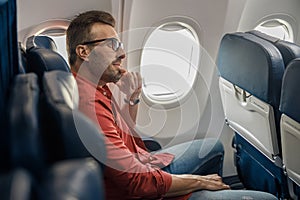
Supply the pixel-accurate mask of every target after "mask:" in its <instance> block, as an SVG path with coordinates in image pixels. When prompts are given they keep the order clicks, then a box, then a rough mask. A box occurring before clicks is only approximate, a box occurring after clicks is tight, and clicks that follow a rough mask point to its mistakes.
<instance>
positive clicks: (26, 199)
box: [0, 168, 34, 200]
mask: <svg viewBox="0 0 300 200" xmlns="http://www.w3.org/2000/svg"><path fill="white" fill-rule="evenodd" d="M0 197H1V199H2V200H10V199H13V200H31V199H34V192H33V180H32V176H31V175H30V173H28V171H26V170H24V169H21V168H19V169H15V170H11V171H9V172H6V173H3V174H2V173H1V174H0Z"/></svg>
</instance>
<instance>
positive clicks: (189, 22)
mask: <svg viewBox="0 0 300 200" xmlns="http://www.w3.org/2000/svg"><path fill="white" fill-rule="evenodd" d="M169 24H179V25H182V26H184V27H186V28H188V30H189V31H190V32H191V34H192V35H193V37H194V39H195V41H196V42H197V44H198V45H199V57H198V62H197V65H196V66H197V69H195V70H196V72H195V76H194V81H193V83H192V84H191V86H190V89H189V91H187V92H184V93H183V94H182V95H180V96H177V97H174V98H173V99H167V100H164V99H159V98H155V97H154V98H153V95H151V94H147V93H145V91H144V89H143V90H142V98H143V100H144V102H145V103H146V104H147V105H149V106H153V105H155V104H159V105H161V106H163V107H164V108H166V109H168V108H169V109H171V108H174V107H177V106H179V105H180V104H182V103H184V102H185V101H186V100H187V99H188V98H189V97H190V96H191V95H192V94H193V93H195V92H194V91H193V90H194V89H193V88H194V87H195V84H196V82H197V80H198V77H199V69H200V64H201V55H202V51H203V48H202V46H201V41H202V37H201V36H202V34H201V33H202V29H201V27H200V25H199V24H198V23H197V22H196V21H195V20H194V19H192V18H189V17H186V16H171V17H167V18H164V19H163V20H161V21H159V22H157V23H155V24H154V25H153V26H152V27H151V28H150V29H149V31H148V32H147V34H146V36H145V37H144V40H143V44H142V51H141V57H140V61H139V63H140V66H142V60H143V58H142V54H143V50H144V48H145V45H146V43H147V41H148V39H149V37H150V36H151V34H152V33H153V32H154V31H155V30H157V29H159V28H161V27H163V26H165V25H169ZM146 48H147V47H146Z"/></svg>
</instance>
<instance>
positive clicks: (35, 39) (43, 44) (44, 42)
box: [26, 35, 57, 52]
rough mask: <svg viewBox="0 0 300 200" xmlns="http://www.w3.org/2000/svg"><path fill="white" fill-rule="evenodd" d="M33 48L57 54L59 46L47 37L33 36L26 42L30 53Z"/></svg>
mask: <svg viewBox="0 0 300 200" xmlns="http://www.w3.org/2000/svg"><path fill="white" fill-rule="evenodd" d="M32 48H43V49H50V50H53V51H56V52H57V46H56V44H55V42H54V40H53V39H52V38H50V37H48V36H45V35H37V36H36V35H33V36H30V37H29V38H27V40H26V49H27V50H28V51H30V49H32Z"/></svg>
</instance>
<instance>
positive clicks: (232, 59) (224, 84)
mask: <svg viewBox="0 0 300 200" xmlns="http://www.w3.org/2000/svg"><path fill="white" fill-rule="evenodd" d="M217 66H218V69H219V75H220V77H219V86H220V92H221V98H222V104H223V108H224V113H225V121H226V123H227V124H228V125H229V127H231V128H232V129H233V130H234V131H235V132H236V135H235V138H234V143H233V144H234V147H235V149H236V155H235V158H236V167H237V171H238V175H239V177H240V179H241V181H242V183H243V185H244V186H245V187H246V188H247V189H254V190H262V191H266V192H270V193H272V194H274V195H276V196H277V197H278V198H286V197H287V193H288V192H287V183H286V176H285V175H284V171H283V165H282V157H281V156H282V155H281V145H280V132H279V127H280V126H279V124H280V116H281V112H280V111H279V104H280V95H281V84H282V77H283V74H284V70H285V65H284V62H283V59H282V55H281V53H280V51H279V50H278V48H277V47H276V46H275V45H274V44H272V43H271V42H269V41H266V40H264V39H262V38H260V37H257V36H255V35H253V34H251V33H231V34H226V35H225V36H224V37H223V38H222V41H221V44H220V48H219V54H218V58H217Z"/></svg>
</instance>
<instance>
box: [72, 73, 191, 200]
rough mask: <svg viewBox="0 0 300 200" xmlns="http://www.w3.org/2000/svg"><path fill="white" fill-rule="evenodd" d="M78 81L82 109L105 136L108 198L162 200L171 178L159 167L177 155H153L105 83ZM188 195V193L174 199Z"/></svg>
mask: <svg viewBox="0 0 300 200" xmlns="http://www.w3.org/2000/svg"><path fill="white" fill-rule="evenodd" d="M74 76H76V74H74ZM76 81H77V84H78V90H79V110H80V111H82V112H83V113H84V114H86V115H87V116H88V117H89V118H91V119H92V120H93V121H95V122H96V123H97V124H99V125H100V127H101V130H102V133H103V134H104V135H105V145H106V149H107V161H106V163H105V165H106V167H105V172H104V180H105V189H106V199H116V200H121V199H163V195H165V194H166V193H167V191H168V190H169V188H170V186H171V183H172V178H171V175H170V174H169V173H167V172H164V171H163V170H161V169H160V168H162V167H165V166H167V165H169V164H170V163H171V162H172V160H173V159H174V156H173V155H171V154H168V153H162V154H155V155H152V154H151V153H149V152H147V151H146V150H145V146H144V143H143V141H142V140H141V139H140V138H139V137H138V136H137V134H135V132H134V131H133V130H132V129H130V128H129V127H128V126H127V124H126V122H125V121H124V119H123V118H122V116H121V114H120V112H119V107H118V106H116V103H115V101H114V99H113V98H112V93H111V91H110V90H109V88H108V87H107V86H106V85H105V86H103V87H97V86H96V85H95V84H93V83H91V82H89V81H87V80H86V79H83V78H82V77H80V76H79V75H77V76H76ZM112 104H113V106H112ZM131 133H133V134H134V136H133V135H132V134H131ZM186 198H188V196H183V197H178V198H174V199H186ZM172 199H173V198H172Z"/></svg>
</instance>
